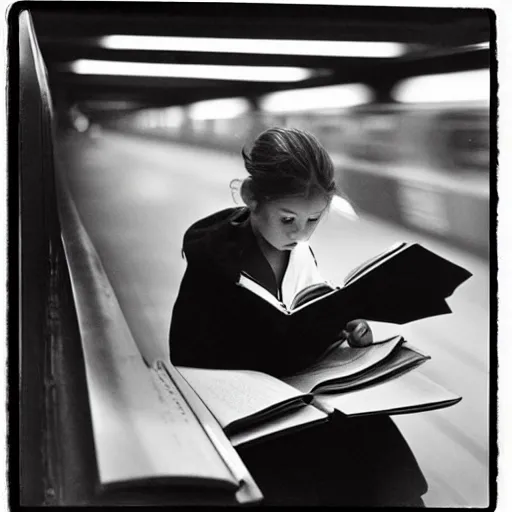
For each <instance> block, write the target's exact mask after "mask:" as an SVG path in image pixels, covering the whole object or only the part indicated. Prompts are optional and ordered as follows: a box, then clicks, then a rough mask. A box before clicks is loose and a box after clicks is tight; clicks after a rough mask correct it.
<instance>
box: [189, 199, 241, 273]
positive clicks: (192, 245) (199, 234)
mask: <svg viewBox="0 0 512 512" xmlns="http://www.w3.org/2000/svg"><path fill="white" fill-rule="evenodd" d="M248 218H249V215H248V209H246V208H243V207H235V208H226V209H224V210H220V211H218V212H215V213H213V214H211V215H208V216H207V217H204V218H202V219H200V220H198V221H196V222H194V223H193V224H192V225H191V226H190V227H189V228H188V229H187V231H186V232H185V235H184V237H183V247H182V254H183V255H184V256H185V257H186V259H187V262H189V263H196V264H199V265H200V266H202V267H208V268H211V270H213V269H214V268H218V267H220V268H222V269H223V271H224V272H226V271H227V272H228V274H229V275H230V276H231V277H232V276H233V275H235V274H236V272H237V269H238V266H239V255H240V251H241V249H242V248H243V246H244V240H245V236H244V233H245V232H246V230H245V229H239V228H237V226H241V225H242V226H243V225H245V222H244V221H245V220H248Z"/></svg>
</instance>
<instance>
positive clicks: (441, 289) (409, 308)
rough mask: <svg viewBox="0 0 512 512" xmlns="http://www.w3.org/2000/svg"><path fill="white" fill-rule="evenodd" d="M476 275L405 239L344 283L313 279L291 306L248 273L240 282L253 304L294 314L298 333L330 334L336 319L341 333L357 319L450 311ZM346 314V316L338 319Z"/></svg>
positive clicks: (398, 320)
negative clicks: (308, 329)
mask: <svg viewBox="0 0 512 512" xmlns="http://www.w3.org/2000/svg"><path fill="white" fill-rule="evenodd" d="M470 276H471V273H470V272H469V271H467V270H466V269H464V268H462V267H460V266H458V265H456V264H455V263H452V262H450V261H448V260H446V259H444V258H442V257H441V256H439V255H437V254H435V253H433V252H431V251H430V250H428V249H426V248H425V247H423V246H422V245H420V244H417V243H412V244H411V243H406V242H401V243H398V244H395V245H393V246H392V247H390V248H389V249H387V250H386V251H384V252H382V253H381V254H378V255H377V256H375V257H374V258H371V259H370V260H368V261H366V262H364V263H363V264H362V265H360V266H359V267H357V268H355V269H354V270H353V271H352V272H350V273H349V274H348V275H347V276H346V277H345V279H344V282H343V284H342V285H338V286H334V285H332V284H330V283H328V282H325V281H323V282H316V283H313V284H311V285H310V286H307V287H305V288H303V289H301V290H299V291H298V293H296V295H295V296H294V297H293V300H292V301H291V303H290V304H288V305H286V304H285V303H284V302H282V301H280V300H278V299H277V298H276V297H274V296H273V295H272V294H271V293H270V292H269V291H267V290H266V289H265V288H263V287H262V286H261V285H260V284H259V283H257V282H256V281H255V280H254V279H252V278H251V276H249V275H248V274H246V273H242V274H241V276H240V278H239V281H238V285H239V286H240V287H241V288H242V289H243V290H245V291H246V292H251V293H246V294H245V299H246V300H248V301H250V302H251V306H252V307H258V306H259V307H262V306H261V300H259V304H258V302H257V301H256V299H254V298H252V297H256V298H257V299H264V301H265V302H266V303H267V304H269V305H270V306H272V307H273V308H274V309H275V311H277V312H278V313H281V314H282V315H285V316H289V317H293V320H290V321H289V326H290V328H292V329H293V330H294V331H296V332H297V333H300V332H301V330H302V329H303V328H305V327H306V326H307V325H311V324H312V323H313V324H314V325H315V328H316V329H317V328H320V329H322V330H326V332H325V333H321V334H328V333H327V331H329V330H332V329H333V328H332V325H333V322H334V324H335V325H334V332H339V330H340V325H345V323H346V322H347V321H349V320H352V319H354V318H365V319H367V320H376V321H380V322H389V323H395V324H404V323H407V322H410V321H412V320H418V319H420V318H427V317H429V316H434V315H440V314H445V313H450V312H451V310H450V308H449V307H448V305H447V303H446V300H445V299H446V298H447V297H449V296H450V295H451V294H452V293H453V291H454V290H455V289H456V288H457V287H458V286H459V285H460V284H461V283H463V282H464V281H465V280H466V279H468V278H469V277H470ZM251 296H252V297H251ZM383 298H384V299H383ZM340 315H343V321H341V322H340V321H336V320H332V319H340ZM345 317H346V318H345ZM329 319H331V320H329ZM331 334H332V333H331Z"/></svg>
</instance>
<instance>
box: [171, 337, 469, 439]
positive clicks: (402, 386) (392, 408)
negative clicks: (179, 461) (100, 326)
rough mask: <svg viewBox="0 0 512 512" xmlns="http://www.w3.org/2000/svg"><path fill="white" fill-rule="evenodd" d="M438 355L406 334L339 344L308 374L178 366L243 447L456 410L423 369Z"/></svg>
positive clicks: (449, 395)
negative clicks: (335, 426)
mask: <svg viewBox="0 0 512 512" xmlns="http://www.w3.org/2000/svg"><path fill="white" fill-rule="evenodd" d="M428 359H430V357H429V356H428V355H425V354H423V353H422V352H420V351H419V350H417V349H415V348H414V347H412V346H411V345H410V344H409V343H407V342H406V341H405V340H404V339H403V338H402V337H401V336H396V337H394V338H391V339H388V340H385V341H383V342H379V343H374V344H372V345H370V346H368V347H365V348H352V347H350V346H348V345H347V344H346V343H341V342H338V343H335V344H334V345H333V346H332V347H330V348H329V350H327V351H326V353H324V354H323V356H322V357H321V358H319V359H318V360H317V361H316V362H315V363H314V364H312V365H311V366H309V367H308V368H307V369H306V370H304V371H301V372H300V373H297V374H295V375H291V376H288V377H286V378H281V379H278V378H276V377H272V376H270V375H267V374H265V373H262V372H257V371H252V370H216V369H204V368H189V367H177V369H178V370H179V372H180V373H181V374H182V375H183V376H184V378H185V379H186V380H187V381H188V382H189V383H190V385H191V386H192V387H193V388H194V389H195V390H196V391H197V393H198V395H199V396H200V397H201V399H202V400H203V401H204V403H205V404H206V406H207V407H208V408H209V409H210V411H211V412H212V413H213V414H214V416H215V417H216V418H217V419H218V420H219V423H220V424H221V425H222V427H223V428H224V431H225V432H226V434H227V435H228V436H229V438H230V439H231V442H232V443H233V445H235V446H236V445H241V444H245V443H250V442H254V441H257V440H261V439H264V438H266V437H269V436H275V435H278V434H282V433H284V432H287V431H290V430H293V429H297V428H303V427H306V426H310V425H313V424H315V423H319V422H323V421H327V420H328V419H329V416H330V415H331V414H332V413H333V412H334V410H335V409H337V410H338V411H340V412H342V413H343V414H346V415H348V416H351V415H363V414H379V413H386V414H402V413H409V412H417V411H421V410H429V409H437V408H441V407H447V406H449V405H453V404H455V403H457V402H458V401H460V400H461V397H459V396H457V395H456V394H454V393H452V392H450V391H448V390H446V389H444V388H443V387H441V386H439V385H437V384H436V383H434V382H432V381H431V380H430V379H428V378H427V377H425V376H423V375H422V374H421V373H419V372H416V371H411V370H413V369H414V368H416V367H418V366H419V365H421V364H423V363H425V362H426V361H427V360H428Z"/></svg>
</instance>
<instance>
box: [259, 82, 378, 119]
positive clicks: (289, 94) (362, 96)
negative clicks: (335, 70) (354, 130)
mask: <svg viewBox="0 0 512 512" xmlns="http://www.w3.org/2000/svg"><path fill="white" fill-rule="evenodd" d="M371 99H372V93H371V91H370V89H369V88H368V87H367V86H365V85H363V84H356V83H354V84H341V85H327V86H323V87H308V88H305V89H292V90H289V91H279V92H274V93H271V94H267V95H266V96H264V97H263V98H262V100H261V101H260V107H261V109H262V110H263V111H266V112H292V111H293V112H298V111H306V110H317V109H329V108H343V107H352V106H355V105H361V104H363V103H368V102H369V101H370V100H371Z"/></svg>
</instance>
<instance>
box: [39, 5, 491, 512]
mask: <svg viewBox="0 0 512 512" xmlns="http://www.w3.org/2000/svg"><path fill="white" fill-rule="evenodd" d="M76 4H77V5H73V6H72V7H70V4H69V3H65V4H63V5H62V6H59V5H56V4H52V5H51V7H46V6H45V7H43V6H42V5H41V4H38V5H36V6H35V7H34V8H31V9H30V13H31V16H32V20H33V28H34V34H35V38H36V40H37V43H38V45H39V48H40V52H41V55H42V59H43V61H44V65H45V66H46V70H47V77H48V83H49V88H50V91H51V95H52V99H53V107H54V117H55V123H56V139H55V140H56V149H55V151H56V155H57V157H58V161H59V165H60V166H61V168H62V170H63V172H64V174H65V175H66V177H67V179H68V181H69V186H70V190H71V193H72V196H73V199H74V201H75V203H76V206H77V209H78V211H79V214H80V216H81V219H82V222H83V225H84V227H85V228H86V230H87V232H88V234H89V236H90V237H91V239H92V241H93V243H94V246H95V248H96V250H97V251H98V253H99V255H100V258H101V261H102V263H103V266H104V268H105V271H106V273H107V275H108V278H109V280H110V281H111V283H112V286H113V288H114V290H115V293H116V296H117V298H118V300H119V303H120V306H121V308H122V310H123V313H124V315H125V317H126V320H127V323H128V325H129V327H130V330H131V331H132V333H133V336H134V338H135V340H136V341H137V343H138V344H139V346H140V347H143V350H145V351H147V353H150V352H151V351H153V350H160V349H161V350H165V351H166V350H167V334H168V328H169V322H170V315H171V310H172V305H173V303H174V300H175V298H176V295H177V292H178V287H179V283H180V280H181V277H182V275H183V271H184V268H185V262H184V260H183V259H182V258H181V242H182V237H183V233H184V231H185V229H186V228H187V227H188V226H189V225H190V224H191V223H192V222H194V221H195V220H197V219H199V218H200V217H202V216H205V215H208V214H209V213H212V212H213V211H216V210H219V209H222V208H227V207H230V206H234V205H235V204H236V197H235V198H233V197H232V194H231V190H230V187H229V182H230V181H231V180H232V179H233V178H243V177H244V176H245V175H246V172H245V170H244V168H243V161H242V158H241V156H240V151H241V149H242V147H243V146H244V145H250V143H251V141H252V140H253V139H254V138H255V137H256V136H257V134H259V133H260V132H261V131H263V130H264V129H265V128H267V127H271V126H289V127H297V128H303V129H306V130H309V131H311V132H312V133H314V134H315V135H316V136H317V137H318V139H319V140H320V141H321V142H322V143H323V144H324V145H325V147H326V148H327V149H328V151H329V152H330V154H331V156H332V158H333V160H334V162H335V165H336V180H337V192H338V193H337V197H336V198H335V200H334V202H333V207H332V211H331V212H330V214H329V216H328V217H327V219H326V220H325V221H324V222H323V223H322V224H321V225H320V227H319V228H318V230H317V232H316V233H315V235H314V237H313V239H312V241H311V243H312V246H313V248H314V250H315V253H316V254H317V259H318V260H319V265H320V269H321V271H322V272H323V274H325V275H326V277H328V278H329V279H332V280H334V281H335V280H340V281H341V279H342V278H343V276H344V275H345V274H346V273H347V272H348V271H349V270H350V269H351V268H352V267H354V266H355V265H357V264H359V263H361V262H362V261H363V260H365V259H367V258H370V257H371V256H373V255H374V254H376V253H377V252H380V251H382V250H384V249H385V248H387V247H388V246H390V245H392V244H393V243H395V242H397V241H401V240H407V241H419V242H420V243H422V244H424V245H425V246H426V247H428V248H431V249H432V250H434V251H436V252H438V253H439V254H441V255H442V256H444V257H446V258H447V259H450V260H452V261H454V262H455V263H458V264H460V265H462V266H464V267H466V268H467V269H468V270H470V271H471V272H472V273H473V277H472V278H471V279H470V280H469V281H468V282H467V283H465V284H463V285H462V286H461V287H460V289H459V290H457V291H456V293H455V294H454V296H453V297H452V298H451V299H450V302H449V303H450V306H451V307H452V310H453V313H452V314H451V315H448V316H444V317H439V318H432V319H426V320H422V321H418V322H414V323H412V324H409V325H406V326H399V331H400V332H401V333H404V334H405V335H406V337H407V339H408V340H409V341H410V342H411V343H412V344H414V345H416V346H418V347H419V348H421V349H422V350H424V351H426V352H427V353H429V354H430V355H431V356H432V359H431V361H429V362H428V363H426V364H425V365H424V368H423V367H422V369H421V371H423V372H424V373H425V374H427V375H429V376H430V377H432V378H434V379H435V380H437V381H438V382H440V383H441V384H443V385H444V386H445V387H447V388H449V389H451V390H452V391H455V392H457V393H459V394H460V395H462V396H463V400H462V402H460V403H459V404H458V405H456V406H454V407H451V408H449V409H446V410H440V411H432V412H428V413H422V414H415V415H406V416H399V417H395V422H396V424H397V425H398V427H399V428H400V429H401V431H402V432H403V434H404V436H405V437H406V439H407V440H408V441H409V444H410V446H411V448H412V449H413V451H414V453H415V455H416V457H417V459H418V461H419V463H420V466H421V468H422V469H423V471H424V473H425V476H426V478H427V480H428V482H429V492H428V493H427V495H426V496H425V502H426V504H427V506H434V507H444V506H446V507H456V506H457V507H458V506H473V507H485V506H487V505H488V504H489V498H490V496H489V492H490V481H491V479H492V478H491V475H490V471H491V468H492V465H493V464H494V461H493V460H491V459H490V451H491V449H492V447H490V446H489V429H490V427H491V428H494V426H493V425H490V424H489V408H490V407H492V403H491V402H493V401H494V397H493V396H492V395H490V387H491V384H492V383H491V382H490V380H489V371H490V364H492V363H493V361H494V360H493V359H492V357H491V356H492V353H493V352H492V351H491V346H490V344H491V343H494V340H493V339H492V338H491V337H490V336H489V334H490V318H489V314H490V295H489V284H490V282H489V265H490V259H491V258H492V255H493V254H494V252H493V245H492V244H493V239H492V237H490V228H491V224H490V220H491V216H490V214H491V210H490V205H491V204H492V200H491V199H492V180H493V178H492V175H491V172H490V170H491V168H490V165H491V160H490V150H491V147H492V146H491V144H490V134H491V130H493V129H494V128H493V127H492V126H491V125H490V112H491V108H494V103H493V102H494V101H495V99H494V98H493V97H492V96H491V87H490V85H491V80H492V78H493V66H494V65H495V63H494V62H493V61H492V58H491V55H492V54H491V46H492V44H493V37H494V36H493V34H494V32H493V31H494V25H493V23H494V20H493V18H492V15H491V14H492V13H491V12H490V11H487V10H484V9H458V8H398V7H397V8H391V7H357V8H356V7H339V6H306V5H275V4H273V5H265V4H245V5H237V4H200V7H199V5H194V4H172V3H164V4H160V5H155V4H148V5H145V6H142V5H141V4H139V3H136V2H130V3H119V4H118V5H117V6H116V7H115V8H113V7H111V6H109V5H108V4H106V6H102V5H97V6H94V7H93V8H91V7H90V6H89V5H88V6H87V8H85V6H80V5H79V4H80V3H76ZM155 347H159V348H155ZM340 463H342V461H340Z"/></svg>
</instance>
